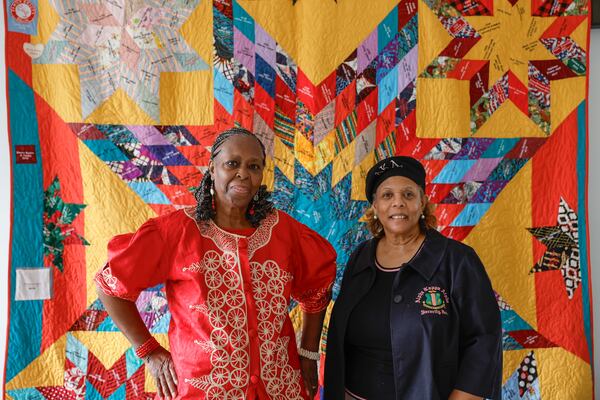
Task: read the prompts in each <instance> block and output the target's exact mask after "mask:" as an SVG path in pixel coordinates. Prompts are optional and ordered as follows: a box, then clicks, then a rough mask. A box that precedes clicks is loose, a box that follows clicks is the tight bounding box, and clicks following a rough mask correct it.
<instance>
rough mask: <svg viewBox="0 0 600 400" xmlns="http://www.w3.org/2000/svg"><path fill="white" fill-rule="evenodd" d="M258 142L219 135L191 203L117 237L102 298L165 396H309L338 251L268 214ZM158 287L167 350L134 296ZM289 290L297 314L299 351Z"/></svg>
mask: <svg viewBox="0 0 600 400" xmlns="http://www.w3.org/2000/svg"><path fill="white" fill-rule="evenodd" d="M264 167H265V149H264V146H263V145H262V143H261V142H260V140H258V138H257V137H256V136H254V135H253V134H252V133H250V132H248V131H246V130H244V129H239V128H233V129H230V130H228V131H225V132H223V133H222V134H221V135H219V137H218V138H217V139H216V140H215V143H214V144H213V147H212V155H211V160H210V163H209V168H208V171H207V173H206V174H205V175H204V178H203V179H202V182H201V184H200V188H199V189H198V191H197V192H196V199H197V206H196V207H194V208H190V209H182V210H178V211H175V212H173V213H170V214H167V215H164V216H160V217H157V218H152V219H150V220H148V221H147V222H146V223H144V224H143V225H142V226H141V227H140V228H139V229H138V230H137V231H136V232H135V233H129V234H125V235H119V236H116V237H115V238H113V239H112V240H111V242H110V243H109V245H108V261H107V263H106V265H105V266H104V267H103V268H102V270H100V271H99V272H98V274H97V275H96V283H97V287H98V294H99V297H100V299H101V300H102V302H103V303H104V306H105V307H106V310H107V311H108V313H109V315H110V316H111V317H112V318H113V320H114V321H115V323H116V324H117V326H118V327H119V329H121V331H122V332H123V333H124V334H125V336H127V338H128V339H129V341H130V342H131V344H132V345H133V346H134V348H135V349H136V354H137V355H138V356H139V357H140V358H142V359H143V360H144V362H145V364H146V367H147V368H148V369H149V371H150V373H151V374H152V376H153V377H154V379H155V382H156V386H157V391H158V393H157V394H158V396H160V397H162V398H166V399H172V398H173V399H174V398H176V399H218V400H229V399H231V400H233V399H240V400H242V399H248V400H257V399H258V400H267V399H268V400H284V399H285V400H306V399H308V398H312V397H314V395H315V393H316V389H317V364H316V360H318V358H319V354H318V348H319V341H320V336H321V329H322V325H323V317H324V315H325V309H326V308H327V305H328V303H329V300H330V296H331V286H332V283H333V280H334V277H335V269H336V267H335V259H336V254H335V251H334V249H333V247H332V246H331V245H330V244H329V243H328V242H327V241H326V240H325V239H323V238H322V237H321V236H319V235H318V234H317V233H316V232H314V231H312V230H311V229H309V228H308V227H306V226H304V225H302V224H301V223H299V222H297V221H296V220H294V219H293V218H291V217H290V216H289V215H287V214H285V213H283V212H281V211H278V210H275V209H274V208H273V204H272V203H271V202H270V201H269V200H268V197H269V194H268V192H267V191H266V187H265V186H261V183H262V178H263V169H264ZM161 283H164V284H165V289H166V294H167V301H168V304H169V308H170V311H171V322H170V326H169V348H170V351H168V350H167V349H165V348H163V347H161V346H160V345H159V344H158V342H157V341H156V340H155V339H154V338H153V337H152V336H151V334H150V332H149V331H148V329H147V328H146V326H145V325H144V323H143V321H142V319H141V317H140V314H139V312H138V310H137V308H136V306H135V303H134V302H135V300H136V299H137V297H138V295H139V294H140V292H141V291H142V290H144V289H146V288H150V287H153V286H156V285H158V284H161ZM290 297H291V298H293V299H295V300H296V301H297V302H298V303H299V305H300V307H301V309H302V311H303V318H302V320H303V323H302V333H301V343H300V346H299V347H297V344H296V339H295V333H294V329H293V326H292V323H291V320H290V318H289V316H288V305H289V301H290Z"/></svg>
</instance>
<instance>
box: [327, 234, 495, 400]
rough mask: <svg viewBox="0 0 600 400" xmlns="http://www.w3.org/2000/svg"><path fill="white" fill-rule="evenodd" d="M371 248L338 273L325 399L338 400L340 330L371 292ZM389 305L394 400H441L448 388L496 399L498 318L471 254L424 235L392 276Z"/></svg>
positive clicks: (486, 282)
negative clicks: (341, 275) (414, 252)
mask: <svg viewBox="0 0 600 400" xmlns="http://www.w3.org/2000/svg"><path fill="white" fill-rule="evenodd" d="M377 241H378V239H371V240H368V241H366V242H363V243H361V244H360V245H359V247H358V248H357V249H356V250H355V251H354V253H353V254H352V255H351V256H350V259H349V261H348V264H347V266H346V270H345V272H344V278H343V282H342V288H341V291H340V294H339V296H338V298H337V300H336V302H335V305H334V308H333V311H332V315H331V320H330V323H329V331H328V335H327V358H326V362H325V385H324V386H325V387H324V389H325V393H324V398H325V400H338V399H339V400H343V399H344V389H345V355H344V347H345V343H344V338H345V336H346V327H347V324H348V318H349V316H350V314H351V312H352V310H353V309H354V307H355V306H356V305H357V304H358V303H359V302H360V301H361V299H362V298H363V296H365V294H366V293H368V291H369V290H370V288H371V286H372V285H373V282H374V279H375V268H376V267H375V250H376V247H377ZM390 302H391V310H390V329H391V339H392V358H393V365H394V380H395V385H396V396H395V397H396V400H427V399H431V400H446V399H448V396H449V395H450V393H451V392H452V390H454V389H459V390H462V391H464V392H467V393H470V394H473V395H477V396H481V397H485V398H488V399H500V397H501V384H502V325H501V319H500V311H499V309H498V305H497V302H496V299H495V296H494V292H493V291H492V287H491V284H490V280H489V278H488V276H487V274H486V272H485V269H484V267H483V265H482V263H481V261H480V260H479V257H478V256H477V254H476V253H475V251H474V250H473V249H472V248H471V247H469V246H467V245H464V244H462V243H460V242H457V241H455V240H452V239H448V238H446V237H445V236H443V235H442V234H440V233H438V232H437V231H435V230H429V231H428V232H427V236H426V238H425V242H424V244H423V247H422V248H421V250H420V251H419V253H418V254H417V255H416V256H415V257H414V258H413V259H412V260H411V261H410V262H409V263H407V264H405V265H404V266H403V268H401V269H400V270H399V271H398V272H397V273H396V276H395V278H394V283H393V285H392V292H391V293H390ZM369 400H372V399H369ZM378 400H380V399H378Z"/></svg>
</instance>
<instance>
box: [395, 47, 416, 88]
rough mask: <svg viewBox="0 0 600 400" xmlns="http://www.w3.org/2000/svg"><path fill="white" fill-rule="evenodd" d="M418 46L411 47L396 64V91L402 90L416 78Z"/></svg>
mask: <svg viewBox="0 0 600 400" xmlns="http://www.w3.org/2000/svg"><path fill="white" fill-rule="evenodd" d="M417 49H418V46H415V47H413V48H412V49H411V50H410V51H409V52H408V54H407V55H406V56H404V58H403V59H402V60H401V61H400V65H399V66H398V92H399V93H402V91H403V90H404V89H405V88H406V87H407V86H408V85H409V84H410V83H411V82H414V80H415V79H417V65H418V62H417V61H418V52H417Z"/></svg>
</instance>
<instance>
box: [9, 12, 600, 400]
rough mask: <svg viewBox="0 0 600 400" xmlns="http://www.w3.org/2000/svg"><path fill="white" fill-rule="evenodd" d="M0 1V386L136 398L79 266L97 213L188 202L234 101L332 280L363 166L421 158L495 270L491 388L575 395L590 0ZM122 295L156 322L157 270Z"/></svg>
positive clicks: (138, 214)
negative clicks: (5, 155)
mask: <svg viewBox="0 0 600 400" xmlns="http://www.w3.org/2000/svg"><path fill="white" fill-rule="evenodd" d="M4 4H5V16H6V36H5V37H6V63H7V65H6V69H7V78H6V79H7V87H8V90H7V92H8V93H7V94H8V105H9V128H10V131H9V140H10V145H11V160H12V175H11V176H12V210H11V212H12V214H11V215H12V218H11V222H12V224H11V242H10V251H11V256H10V265H9V284H10V291H9V293H8V298H9V312H10V316H9V327H8V346H7V354H6V376H5V382H4V391H3V393H4V398H6V399H12V400H24V399H49V400H50V399H78V400H79V399H94V400H96V399H150V398H153V396H154V392H155V386H154V384H153V382H152V381H151V379H150V377H149V374H148V373H147V371H146V370H145V368H144V365H143V364H142V362H140V360H139V359H137V358H136V357H135V354H134V352H133V350H132V349H131V347H130V344H129V343H128V342H127V340H126V339H125V337H124V336H123V335H122V334H121V333H119V332H118V330H117V328H116V327H115V324H114V323H113V321H112V320H111V318H110V317H109V316H108V315H107V313H106V311H105V310H104V308H103V306H102V304H101V303H100V302H99V301H98V298H97V295H96V292H95V289H94V284H93V282H92V277H93V275H94V274H95V272H96V271H97V270H98V269H99V268H100V267H101V266H102V265H103V263H104V261H105V258H106V244H107V242H108V240H109V239H110V238H111V237H112V236H113V235H115V234H118V233H124V232H128V231H132V230H135V229H136V228H137V227H138V226H139V225H140V224H141V223H142V222H143V221H145V220H146V219H148V218H150V217H153V216H156V215H158V214H163V213H167V212H170V211H172V210H175V209H178V208H181V207H184V206H188V205H192V204H194V197H193V195H192V191H193V189H194V187H195V186H197V185H198V183H199V181H200V179H201V178H202V176H203V174H204V173H205V172H206V168H207V164H208V160H209V155H210V146H211V143H212V141H213V139H214V138H215V136H216V134H217V133H219V132H220V131H222V130H224V129H226V128H228V127H231V126H234V125H237V126H242V127H245V128H247V129H250V130H252V131H253V132H255V134H256V135H258V136H259V137H260V138H261V140H262V141H263V142H264V143H265V145H266V148H267V153H268V160H267V169H266V173H265V183H266V184H267V185H268V187H269V189H270V190H272V191H273V198H274V200H275V203H276V205H277V207H278V208H280V209H282V210H284V211H286V212H288V213H289V214H291V215H292V216H293V217H295V218H296V219H298V220H299V221H301V222H303V223H305V224H307V225H309V226H310V227H312V228H314V229H315V230H317V231H318V232H319V233H320V234H321V235H323V236H324V237H326V238H327V239H328V240H329V241H330V242H331V243H332V244H333V245H334V246H335V248H336V250H337V253H338V260H337V262H338V279H337V282H336V285H335V286H334V298H335V296H336V295H337V292H338V291H339V284H340V279H341V275H342V273H343V270H344V266H345V263H346V262H347V259H348V256H349V253H350V252H351V251H352V250H353V248H354V247H355V246H356V245H357V244H358V243H359V242H360V241H362V240H364V239H365V238H367V237H368V232H367V230H366V228H365V224H364V222H363V221H362V219H361V218H362V216H363V215H364V212H365V210H366V209H367V206H368V203H367V201H366V199H365V194H364V180H365V174H366V172H367V171H368V169H369V168H370V167H371V166H372V165H373V164H374V163H375V162H377V161H378V160H380V159H382V158H385V157H388V156H390V155H394V154H401V155H411V156H413V157H416V158H418V159H419V160H421V161H422V162H423V163H424V165H425V166H426V169H427V173H428V190H427V192H428V195H429V196H430V198H431V200H432V201H433V202H434V203H436V204H437V211H436V214H437V217H438V221H439V229H440V231H441V232H442V233H444V234H445V235H447V236H449V237H452V238H455V239H457V240H461V241H464V242H465V243H467V244H469V245H471V246H473V247H474V248H475V249H476V250H477V252H478V254H479V255H480V257H481V259H482V260H483V262H484V264H485V267H486V269H487V272H488V274H489V276H490V278H491V280H492V283H493V287H494V290H495V292H496V296H497V300H498V307H499V308H500V310H501V314H502V321H503V346H504V371H503V382H504V383H503V389H502V392H503V398H504V399H507V400H517V399H527V400H539V399H561V400H567V399H589V398H592V397H593V390H592V385H593V379H592V365H591V363H592V334H591V329H592V327H591V302H590V299H591V293H590V263H589V239H588V226H587V204H586V194H587V193H586V188H587V170H586V165H587V162H586V161H587V157H588V154H587V135H588V132H587V126H586V121H587V80H588V54H587V51H588V48H589V26H590V20H589V14H590V13H589V4H588V0H400V1H399V0H379V1H369V2H365V1H363V0H337V1H336V0H261V1H254V0H172V1H168V2H166V1H158V0H5V1H4ZM136 304H137V306H138V309H139V310H140V313H141V314H142V316H143V318H144V321H145V322H146V324H147V326H148V327H149V328H150V329H151V331H152V332H153V333H154V334H155V336H156V337H157V338H158V339H159V341H161V342H162V343H163V344H165V345H166V344H167V339H166V332H167V329H168V325H169V321H170V314H169V309H168V306H167V302H166V298H165V294H164V290H163V288H162V287H155V288H151V289H149V290H147V291H145V292H143V293H142V295H141V296H140V298H139V299H138V300H137V303H136ZM290 313H291V315H292V317H293V319H294V320H295V322H296V324H298V323H299V318H300V314H299V313H298V311H297V310H296V307H295V306H294V304H292V305H290ZM326 328H327V327H325V330H326Z"/></svg>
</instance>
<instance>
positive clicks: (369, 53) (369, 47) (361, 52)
mask: <svg viewBox="0 0 600 400" xmlns="http://www.w3.org/2000/svg"><path fill="white" fill-rule="evenodd" d="M375 57H377V29H375V30H373V32H372V33H371V34H370V35H369V36H368V37H367V39H366V40H365V41H364V42H363V43H362V44H361V45H360V47H359V48H358V70H357V71H356V73H357V74H360V73H361V72H362V71H364V69H365V68H367V67H368V66H369V64H370V63H371V61H373V59H374V58H375Z"/></svg>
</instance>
